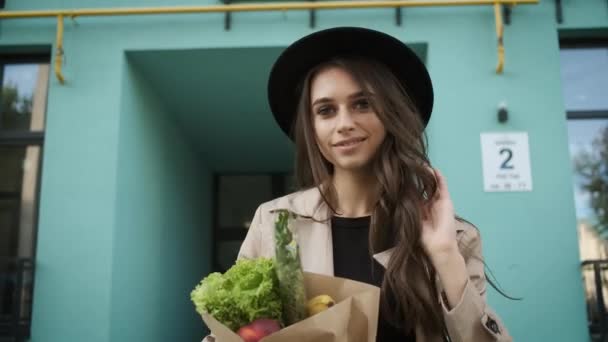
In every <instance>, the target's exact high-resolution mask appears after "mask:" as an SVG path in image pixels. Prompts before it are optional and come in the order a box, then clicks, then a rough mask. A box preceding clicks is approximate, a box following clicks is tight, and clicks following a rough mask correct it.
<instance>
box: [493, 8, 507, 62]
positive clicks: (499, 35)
mask: <svg viewBox="0 0 608 342" xmlns="http://www.w3.org/2000/svg"><path fill="white" fill-rule="evenodd" d="M500 10H501V4H500V3H498V2H496V3H494V17H495V19H496V39H497V42H498V65H497V66H496V73H497V74H502V72H503V70H504V67H505V46H504V43H503V34H504V31H505V26H504V25H503V22H502V13H501V11H500Z"/></svg>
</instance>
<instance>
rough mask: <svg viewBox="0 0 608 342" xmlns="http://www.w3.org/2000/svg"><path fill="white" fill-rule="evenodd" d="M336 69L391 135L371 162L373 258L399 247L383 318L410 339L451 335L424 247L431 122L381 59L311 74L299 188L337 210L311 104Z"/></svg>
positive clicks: (301, 111) (352, 60) (298, 128)
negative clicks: (319, 77)
mask: <svg viewBox="0 0 608 342" xmlns="http://www.w3.org/2000/svg"><path fill="white" fill-rule="evenodd" d="M330 66H334V67H339V68H341V69H343V70H346V71H347V72H348V73H350V74H351V76H352V77H353V78H354V79H355V81H356V82H357V83H358V84H359V85H360V86H361V89H362V90H363V91H364V92H366V93H368V94H370V102H371V106H372V108H373V109H374V111H375V113H376V114H377V115H378V118H379V119H380V120H381V122H382V123H383V124H384V127H385V129H386V138H385V140H384V141H383V142H382V144H381V145H380V147H379V149H378V151H377V153H376V154H375V156H374V158H373V159H372V161H371V162H372V168H373V173H374V175H375V177H376V180H377V186H378V193H377V201H376V205H375V208H374V211H373V213H372V219H371V226H370V236H369V241H370V245H369V251H370V253H371V254H374V253H378V252H381V251H383V250H386V249H388V248H392V247H395V250H394V252H393V254H392V257H391V259H390V261H389V263H388V265H387V268H386V271H385V274H384V279H383V282H382V290H381V298H382V302H381V308H382V310H383V313H384V314H385V315H386V317H387V319H388V320H389V322H391V323H392V324H393V325H394V326H396V327H399V328H401V329H402V330H403V331H404V332H405V333H407V332H412V331H414V329H415V327H416V326H417V325H420V326H422V328H423V329H424V330H425V331H426V332H429V333H434V334H436V333H442V332H445V324H444V321H443V315H442V311H441V306H440V305H439V298H438V294H437V288H436V284H435V274H436V271H435V269H434V267H433V265H432V263H431V262H430V259H429V257H428V256H427V255H426V254H425V252H424V250H423V246H422V243H421V233H422V232H421V227H422V224H421V222H422V215H423V212H424V210H425V208H428V205H429V204H430V199H432V198H433V197H434V195H435V193H436V192H437V182H436V180H435V177H434V175H433V174H432V173H431V171H430V170H429V169H428V166H429V165H430V163H429V159H428V156H427V137H426V134H425V131H424V123H423V122H422V120H421V118H420V115H419V114H418V110H417V109H416V105H415V103H414V102H413V101H412V99H411V98H410V96H408V93H407V91H406V89H404V87H403V86H402V85H401V83H400V82H399V81H398V80H397V79H396V78H395V76H394V75H393V73H392V72H391V71H390V70H389V69H388V68H387V67H385V66H384V65H382V64H381V63H378V62H376V61H374V60H368V59H364V58H360V57H355V56H342V57H339V58H334V59H332V60H330V61H328V62H325V63H322V64H320V65H318V66H317V67H315V68H313V69H312V70H310V71H309V72H308V74H307V76H306V77H305V79H304V80H303V82H302V84H301V86H300V88H299V89H298V90H297V91H298V92H299V94H300V100H299V103H298V109H297V114H296V120H295V125H294V127H293V130H292V134H293V136H294V139H295V145H296V168H295V175H296V181H297V183H298V186H299V187H300V188H311V187H318V188H319V189H320V190H321V193H322V195H323V197H324V199H325V201H326V203H327V204H328V206H329V207H330V208H331V210H332V212H333V213H335V212H336V210H335V208H336V207H337V203H336V199H337V197H336V190H335V188H334V187H333V185H332V181H331V179H332V174H333V166H332V164H331V163H329V162H328V161H327V160H326V159H325V158H324V157H323V156H322V154H321V151H320V150H319V147H318V145H317V143H316V138H315V132H314V125H313V116H312V109H311V99H310V92H311V89H310V84H311V80H312V79H313V78H314V76H315V75H316V74H317V73H318V72H319V71H321V70H323V69H325V68H327V67H330ZM408 86H410V87H415V86H416V85H415V84H412V85H408Z"/></svg>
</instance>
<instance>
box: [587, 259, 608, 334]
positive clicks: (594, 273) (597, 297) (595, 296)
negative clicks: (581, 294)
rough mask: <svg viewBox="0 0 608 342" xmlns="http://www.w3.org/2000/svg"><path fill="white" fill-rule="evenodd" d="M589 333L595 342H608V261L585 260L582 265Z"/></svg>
mask: <svg viewBox="0 0 608 342" xmlns="http://www.w3.org/2000/svg"><path fill="white" fill-rule="evenodd" d="M581 267H582V271H583V281H584V283H585V297H586V301H587V319H588V326H589V333H590V335H591V338H592V340H593V341H601V342H608V317H607V314H606V311H607V310H606V298H605V296H606V295H607V294H608V293H607V292H606V291H608V287H607V285H608V284H607V281H606V280H607V278H608V274H606V272H605V271H608V260H585V261H583V262H582V263H581Z"/></svg>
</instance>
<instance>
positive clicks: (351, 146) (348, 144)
mask: <svg viewBox="0 0 608 342" xmlns="http://www.w3.org/2000/svg"><path fill="white" fill-rule="evenodd" d="M365 140H366V138H351V139H346V140H342V141H340V142H338V143H336V144H334V148H335V149H337V150H338V151H340V152H350V151H353V150H355V149H356V148H357V147H359V146H360V145H361V143H362V142H364V141H365Z"/></svg>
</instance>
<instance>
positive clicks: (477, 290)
mask: <svg viewBox="0 0 608 342" xmlns="http://www.w3.org/2000/svg"><path fill="white" fill-rule="evenodd" d="M281 209H286V210H289V211H291V212H293V213H295V214H298V215H299V216H304V217H297V218H296V219H294V220H293V224H292V227H293V228H294V229H295V230H296V232H297V236H298V243H299V245H300V258H301V262H302V268H303V269H304V271H307V272H313V273H320V274H325V275H330V276H333V275H334V274H333V272H334V265H333V259H334V258H333V249H332V247H333V246H332V235H331V227H330V220H328V218H329V217H330V213H329V209H328V206H327V205H326V204H325V202H324V201H323V199H322V197H321V194H320V192H319V190H318V189H316V188H312V189H309V190H305V191H300V192H295V193H292V194H289V195H287V196H284V197H280V198H277V199H275V200H273V201H270V202H267V203H264V204H262V205H260V206H259V207H258V209H257V210H256V212H255V215H254V217H253V221H252V222H251V226H250V228H249V232H248V233H247V237H246V238H245V241H244V242H243V244H242V246H241V249H240V252H239V256H238V257H239V258H257V257H269V258H272V257H274V248H275V244H274V221H275V215H276V214H275V212H276V211H277V210H281ZM305 217H312V218H314V220H313V219H309V218H305ZM318 221H321V222H318ZM456 229H457V238H458V244H459V248H460V252H461V254H462V255H463V257H464V259H465V262H466V266H467V270H468V272H469V281H468V282H467V284H466V287H465V290H464V292H463V295H462V298H461V299H460V301H459V303H458V304H457V305H456V306H454V307H453V308H451V309H448V307H447V306H446V305H445V303H443V301H442V302H441V303H438V305H441V306H442V307H443V315H444V318H445V322H446V325H447V329H448V333H449V335H450V338H451V341H453V342H485V341H499V342H506V341H512V338H511V336H510V335H509V332H508V331H507V329H506V328H505V326H504V325H503V324H502V322H501V320H500V318H499V317H498V316H497V315H496V314H495V313H494V312H493V311H492V310H491V309H490V307H489V306H488V305H487V303H486V299H485V292H486V279H485V275H484V264H483V258H482V254H481V240H480V235H479V232H478V230H477V229H476V228H475V227H473V226H471V225H470V224H466V223H461V222H459V223H458V225H457V227H456ZM390 256H391V250H387V251H384V252H381V253H378V254H375V255H374V258H375V259H376V260H377V261H378V262H379V263H380V264H382V265H383V266H386V264H387V263H388V260H389V259H390ZM437 284H438V290H439V291H440V293H441V292H442V291H443V290H442V289H441V283H440V282H439V281H438V280H437ZM439 298H441V295H440V296H439ZM209 340H211V339H209ZM441 341H443V339H442V337H441V335H440V332H437V333H436V334H430V335H429V334H425V333H424V332H423V331H422V329H421V327H420V326H419V327H417V328H416V342H441ZM217 342H221V341H217Z"/></svg>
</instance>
